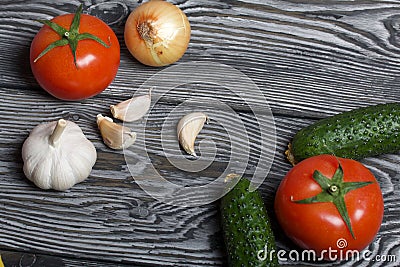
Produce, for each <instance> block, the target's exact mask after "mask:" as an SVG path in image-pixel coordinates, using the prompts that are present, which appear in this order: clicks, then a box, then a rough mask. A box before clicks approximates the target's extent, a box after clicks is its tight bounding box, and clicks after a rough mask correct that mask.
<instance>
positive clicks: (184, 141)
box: [177, 112, 208, 157]
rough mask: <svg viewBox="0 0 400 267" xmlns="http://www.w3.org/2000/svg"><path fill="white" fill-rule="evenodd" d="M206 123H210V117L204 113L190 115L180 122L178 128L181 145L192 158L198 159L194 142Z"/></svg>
mask: <svg viewBox="0 0 400 267" xmlns="http://www.w3.org/2000/svg"><path fill="white" fill-rule="evenodd" d="M205 122H208V117H207V115H206V114H204V113H202V112H193V113H189V114H187V115H185V116H184V117H182V118H181V119H180V120H179V123H178V126H177V133H178V140H179V143H180V145H181V146H182V148H183V149H184V150H185V151H186V152H187V153H188V154H190V155H192V156H195V157H197V155H196V152H195V151H194V142H195V141H196V137H197V135H198V134H199V132H200V131H201V129H203V126H204V123H205Z"/></svg>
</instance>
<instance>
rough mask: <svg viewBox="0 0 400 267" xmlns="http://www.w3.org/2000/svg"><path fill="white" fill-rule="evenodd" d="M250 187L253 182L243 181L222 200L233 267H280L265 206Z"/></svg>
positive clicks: (256, 192)
mask: <svg viewBox="0 0 400 267" xmlns="http://www.w3.org/2000/svg"><path fill="white" fill-rule="evenodd" d="M249 186H250V181H249V180H247V179H245V178H241V179H240V180H239V182H238V183H237V184H236V186H235V187H234V188H233V189H232V190H231V191H230V192H228V193H227V194H226V195H225V196H224V197H223V198H222V200H221V214H222V229H223V233H224V239H225V244H226V249H227V253H228V263H229V266H279V264H278V259H277V256H276V247H275V237H274V235H273V232H272V230H271V226H270V221H269V218H268V214H267V211H266V209H265V206H264V202H263V200H262V197H261V195H260V193H259V192H258V191H257V190H254V191H252V192H250V191H249ZM261 251H262V253H260V252H261Z"/></svg>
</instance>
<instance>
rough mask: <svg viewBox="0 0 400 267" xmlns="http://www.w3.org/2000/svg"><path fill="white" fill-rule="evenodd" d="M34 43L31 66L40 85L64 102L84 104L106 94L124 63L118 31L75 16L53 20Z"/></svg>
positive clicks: (69, 15)
mask: <svg viewBox="0 0 400 267" xmlns="http://www.w3.org/2000/svg"><path fill="white" fill-rule="evenodd" d="M39 21H40V22H42V23H44V24H45V25H44V26H43V27H42V28H41V29H40V30H39V32H38V33H37V34H36V36H35V37H34V39H33V41H32V43H31V49H30V64H31V69H32V72H33V74H34V76H35V78H36V80H37V81H38V83H39V85H40V86H41V87H42V88H43V89H45V90H46V91H47V92H48V93H50V94H51V95H53V96H55V97H57V98H60V99H63V100H82V99H86V98H89V97H92V96H95V95H97V94H99V93H101V92H102V91H103V90H105V89H106V88H107V87H108V86H109V85H110V84H111V82H112V81H113V80H114V78H115V76H116V74H117V71H118V67H119V63H120V45H119V41H118V38H117V37H116V35H115V33H114V31H113V30H112V29H111V28H110V27H109V26H108V25H107V24H106V23H104V22H103V21H102V20H100V19H98V18H96V17H94V16H91V15H87V14H82V5H80V6H79V8H78V10H77V12H76V13H75V14H65V15H60V16H57V17H55V18H54V19H52V20H39Z"/></svg>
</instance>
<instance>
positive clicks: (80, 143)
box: [22, 119, 97, 191]
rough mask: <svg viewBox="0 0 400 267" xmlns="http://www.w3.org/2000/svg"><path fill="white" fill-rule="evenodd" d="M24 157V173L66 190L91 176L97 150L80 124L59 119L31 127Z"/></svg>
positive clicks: (40, 184) (47, 186)
mask: <svg viewBox="0 0 400 267" xmlns="http://www.w3.org/2000/svg"><path fill="white" fill-rule="evenodd" d="M22 159H23V161H24V167H23V170H24V173H25V176H26V177H27V178H28V179H29V180H30V181H32V182H33V183H34V184H35V185H36V186H38V187H40V188H42V189H55V190H58V191H64V190H67V189H69V188H71V187H72V186H74V185H75V184H77V183H80V182H82V181H83V180H85V179H86V178H87V177H88V176H89V174H90V172H91V170H92V167H93V165H94V164H95V162H96V159H97V153H96V149H95V147H94V145H93V144H92V143H91V142H90V141H89V140H88V139H87V138H86V137H85V135H84V134H83V132H82V130H81V128H80V127H79V126H78V125H77V124H75V123H74V122H72V121H66V120H64V119H60V120H58V121H53V122H50V123H44V124H40V125H38V126H36V127H35V128H34V129H33V130H32V132H31V133H30V135H29V137H28V138H27V139H26V140H25V142H24V144H23V146H22Z"/></svg>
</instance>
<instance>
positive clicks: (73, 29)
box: [33, 4, 110, 66]
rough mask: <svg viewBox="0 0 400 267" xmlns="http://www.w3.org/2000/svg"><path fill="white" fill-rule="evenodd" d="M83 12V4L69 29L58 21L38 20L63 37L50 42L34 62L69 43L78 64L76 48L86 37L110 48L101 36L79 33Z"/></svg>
mask: <svg viewBox="0 0 400 267" xmlns="http://www.w3.org/2000/svg"><path fill="white" fill-rule="evenodd" d="M81 14H82V4H81V5H80V6H79V7H78V9H77V11H76V12H75V15H74V18H73V20H72V23H71V26H70V29H69V30H67V29H65V28H64V27H62V26H60V25H58V24H57V23H55V22H53V21H50V20H38V21H39V22H41V23H43V24H45V25H47V26H49V27H50V28H51V29H53V30H54V31H55V32H56V33H57V34H58V35H59V36H60V37H61V39H59V40H57V41H54V42H53V43H51V44H49V45H48V46H47V47H46V48H45V49H44V50H43V51H42V52H41V53H40V54H39V55H38V56H37V58H35V60H34V61H33V62H36V61H38V60H39V59H40V58H41V57H43V56H44V55H45V54H47V53H48V52H49V51H50V50H52V49H54V48H56V47H60V46H65V45H69V46H70V48H71V51H72V54H73V57H74V64H75V66H77V65H76V49H77V47H78V42H79V41H81V40H85V39H91V40H94V41H96V42H97V43H99V44H101V45H102V46H104V47H106V48H109V47H110V45H108V44H106V43H105V42H104V41H103V40H101V39H100V38H99V37H97V36H95V35H93V34H91V33H79V25H80V19H81Z"/></svg>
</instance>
